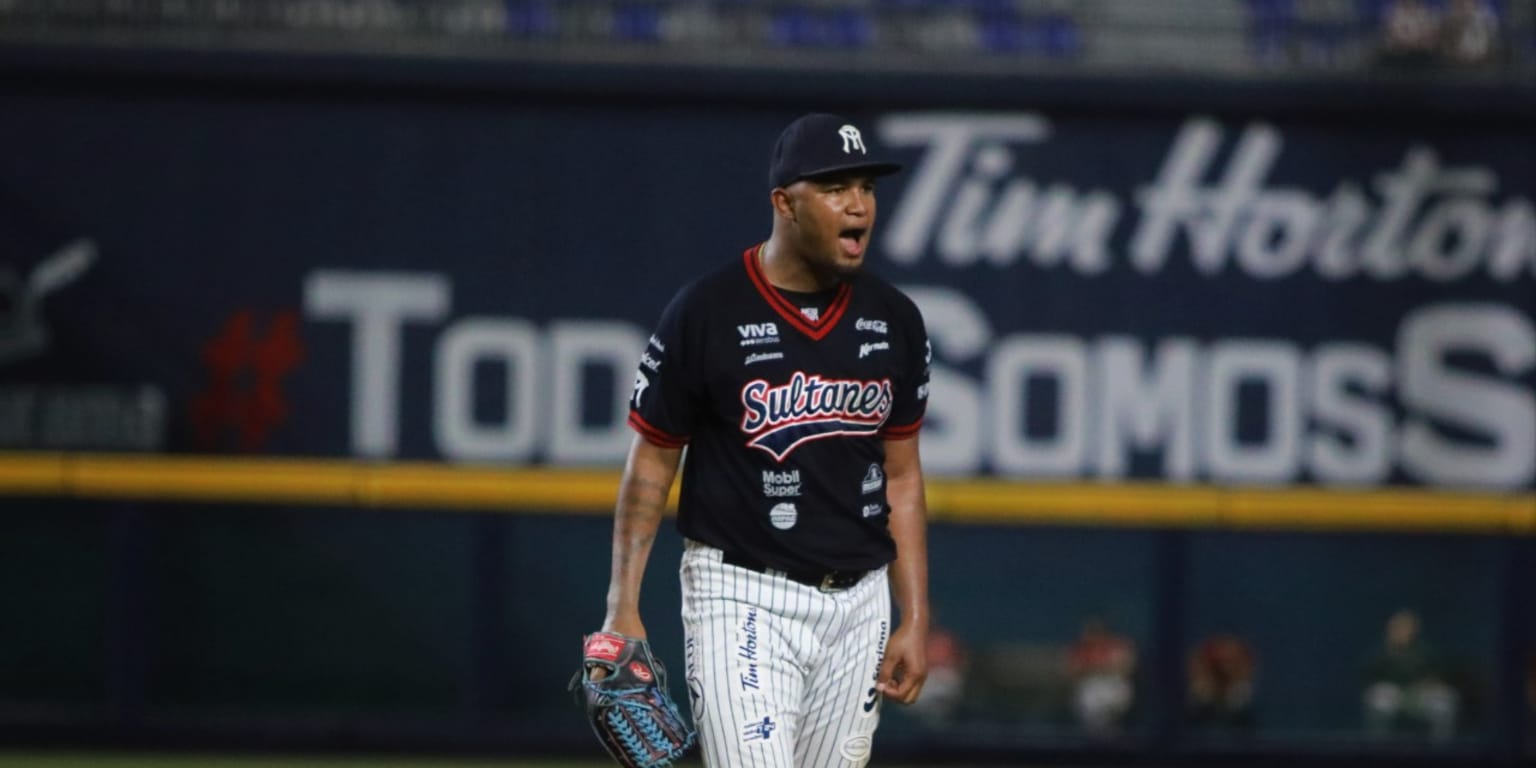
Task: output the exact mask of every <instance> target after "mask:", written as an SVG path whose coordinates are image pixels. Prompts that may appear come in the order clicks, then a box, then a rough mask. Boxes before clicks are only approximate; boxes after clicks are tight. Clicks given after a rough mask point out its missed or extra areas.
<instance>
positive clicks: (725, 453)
mask: <svg viewBox="0 0 1536 768" xmlns="http://www.w3.org/2000/svg"><path fill="white" fill-rule="evenodd" d="M757 253H758V249H757V248H751V249H748V250H747V252H746V253H745V254H744V256H743V258H742V260H740V261H733V262H732V263H731V264H730V265H729V266H728V267H726V268H724V269H720V270H717V271H715V272H713V273H711V274H708V275H706V276H704V277H702V278H700V279H699V280H697V281H695V282H693V283H692V284H690V285H688V286H687V287H685V288H683V289H682V290H681V291H679V292H678V294H677V296H676V297H675V298H674V299H673V300H672V303H671V304H670V305H668V306H667V309H666V311H665V312H664V313H663V314H662V318H661V322H660V324H659V326H658V327H657V330H656V332H655V334H654V335H652V336H651V338H650V341H649V343H648V344H647V346H646V349H645V353H644V355H642V357H641V360H640V368H639V370H638V372H637V374H636V378H635V391H634V395H633V397H632V398H631V400H630V416H629V422H630V425H631V426H633V427H634V428H635V429H636V430H637V431H639V432H640V434H641V435H642V436H644V437H645V439H647V440H649V441H650V442H652V443H655V444H657V445H662V446H666V447H673V448H677V447H682V446H684V445H686V446H688V451H687V455H686V458H685V460H684V464H683V480H682V483H683V485H682V495H681V502H680V506H679V510H678V530H679V531H681V532H682V534H683V535H684V536H687V537H689V538H693V539H697V540H699V541H702V542H704V543H706V544H709V545H711V546H714V547H717V548H719V549H722V550H725V551H727V552H733V553H737V554H739V555H744V556H747V557H750V558H752V559H753V560H756V561H759V562H762V563H764V564H767V565H769V566H771V567H774V568H779V569H782V570H789V571H802V572H804V571H818V570H860V569H869V568H876V567H879V566H881V565H883V564H885V563H888V562H890V561H891V560H892V559H893V558H894V557H895V555H896V546H895V543H894V541H893V540H892V539H891V534H890V530H889V527H888V524H887V519H888V513H889V511H890V507H889V506H888V505H887V503H886V496H885V473H884V471H883V465H884V462H885V446H884V441H885V440H886V439H902V438H907V437H911V436H913V435H915V434H916V433H917V431H918V428H919V427H920V426H921V425H922V419H923V412H924V409H925V407H926V406H927V396H928V337H927V332H926V331H925V330H924V328H923V319H922V315H921V314H919V313H918V310H917V306H916V305H915V304H913V303H912V301H911V299H908V298H907V297H906V296H905V295H903V294H902V293H901V292H900V291H898V290H896V288H894V287H892V286H891V285H890V284H889V283H886V282H885V281H883V280H881V279H879V278H877V277H874V276H872V275H867V274H861V275H858V276H856V277H853V278H851V279H849V280H847V281H845V282H843V283H841V284H840V285H839V286H838V287H837V288H836V289H834V290H832V291H830V292H828V293H827V294H826V295H825V296H824V297H822V301H823V306H819V307H816V309H815V310H814V311H812V312H810V313H809V314H810V315H814V316H815V318H816V319H814V320H813V319H811V317H810V316H808V314H807V312H805V311H802V308H801V307H800V306H797V305H796V303H795V302H794V300H793V297H791V296H786V295H785V293H784V292H781V291H779V290H777V289H775V288H774V287H773V286H772V285H770V284H769V283H768V280H767V278H766V277H765V276H764V275H763V272H762V269H761V267H760V266H759V264H758V256H757Z"/></svg>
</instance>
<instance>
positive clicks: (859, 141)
mask: <svg viewBox="0 0 1536 768" xmlns="http://www.w3.org/2000/svg"><path fill="white" fill-rule="evenodd" d="M837 135H839V136H841V137H843V154H845V155H849V154H853V150H855V149H857V150H858V151H859V154H861V155H867V154H869V151H868V150H866V149H864V136H863V135H861V134H860V133H859V129H857V128H855V127H853V126H851V125H845V126H843V127H841V128H839V129H837Z"/></svg>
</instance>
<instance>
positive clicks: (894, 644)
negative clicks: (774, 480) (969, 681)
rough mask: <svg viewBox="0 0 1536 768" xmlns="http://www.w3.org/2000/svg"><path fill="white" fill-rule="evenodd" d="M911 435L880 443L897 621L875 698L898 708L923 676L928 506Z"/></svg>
mask: <svg viewBox="0 0 1536 768" xmlns="http://www.w3.org/2000/svg"><path fill="white" fill-rule="evenodd" d="M917 440H918V438H917V435H915V434H914V435H912V436H910V437H907V438H904V439H894V440H886V441H885V483H886V502H887V503H888V504H890V505H891V515H890V526H891V537H892V538H894V539H895V540H896V560H895V561H893V562H892V563H891V568H890V575H891V585H892V591H893V592H894V595H895V598H896V608H897V610H898V611H899V612H900V614H901V620H900V622H899V623H898V624H897V626H896V630H895V631H894V632H892V633H891V639H890V642H888V643H887V644H886V646H885V659H884V660H883V661H882V662H881V663H880V678H879V681H878V683H877V684H878V687H879V689H880V693H881V694H882V695H884V696H887V697H889V698H891V699H894V700H896V701H899V702H901V703H903V704H911V703H913V702H915V701H917V697H918V694H919V693H921V692H922V689H923V681H924V680H926V679H927V677H928V654H927V645H928V621H929V613H928V530H927V529H928V502H927V499H926V496H925V493H924V489H923V466H922V460H921V459H920V458H919V456H918V451H917Z"/></svg>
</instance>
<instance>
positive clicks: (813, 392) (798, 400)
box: [741, 371, 892, 461]
mask: <svg viewBox="0 0 1536 768" xmlns="http://www.w3.org/2000/svg"><path fill="white" fill-rule="evenodd" d="M891 401H892V391H891V380H890V379H878V380H874V381H861V380H858V379H824V378H822V377H821V376H818V375H816V374H806V373H805V372H803V371H795V373H794V375H792V376H790V378H789V381H788V382H786V383H784V384H777V385H775V384H770V383H769V382H767V381H765V380H763V379H754V380H753V381H750V382H747V384H746V385H745V386H743V387H742V388H741V404H742V406H743V407H744V408H745V409H746V410H745V412H744V413H743V414H742V417H741V431H742V432H744V433H745V434H746V435H747V436H748V437H749V438H751V439H750V440H748V441H747V445H749V446H751V447H753V448H757V449H759V450H762V451H766V452H767V453H768V454H769V455H771V456H773V458H774V460H775V461H783V460H784V459H786V458H788V456H789V454H791V453H793V452H794V450H795V449H796V448H798V447H800V445H802V444H804V443H807V442H809V441H811V440H816V439H819V438H823V437H831V436H833V435H872V434H875V433H876V432H877V431H879V429H880V426H881V425H882V424H884V423H885V420H886V418H888V417H889V416H890V415H891Z"/></svg>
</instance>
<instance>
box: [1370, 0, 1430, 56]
mask: <svg viewBox="0 0 1536 768" xmlns="http://www.w3.org/2000/svg"><path fill="white" fill-rule="evenodd" d="M1381 34H1382V42H1381V58H1382V61H1384V62H1386V63H1389V64H1396V65H1422V64H1428V63H1430V62H1433V61H1434V60H1435V58H1436V55H1437V53H1438V52H1439V48H1440V19H1439V17H1438V16H1437V15H1436V13H1435V11H1434V9H1432V8H1430V7H1429V5H1428V4H1427V3H1425V2H1424V0H1392V2H1391V3H1390V4H1389V5H1388V6H1387V9H1386V11H1385V12H1384V13H1383V14H1382V19H1381Z"/></svg>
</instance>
